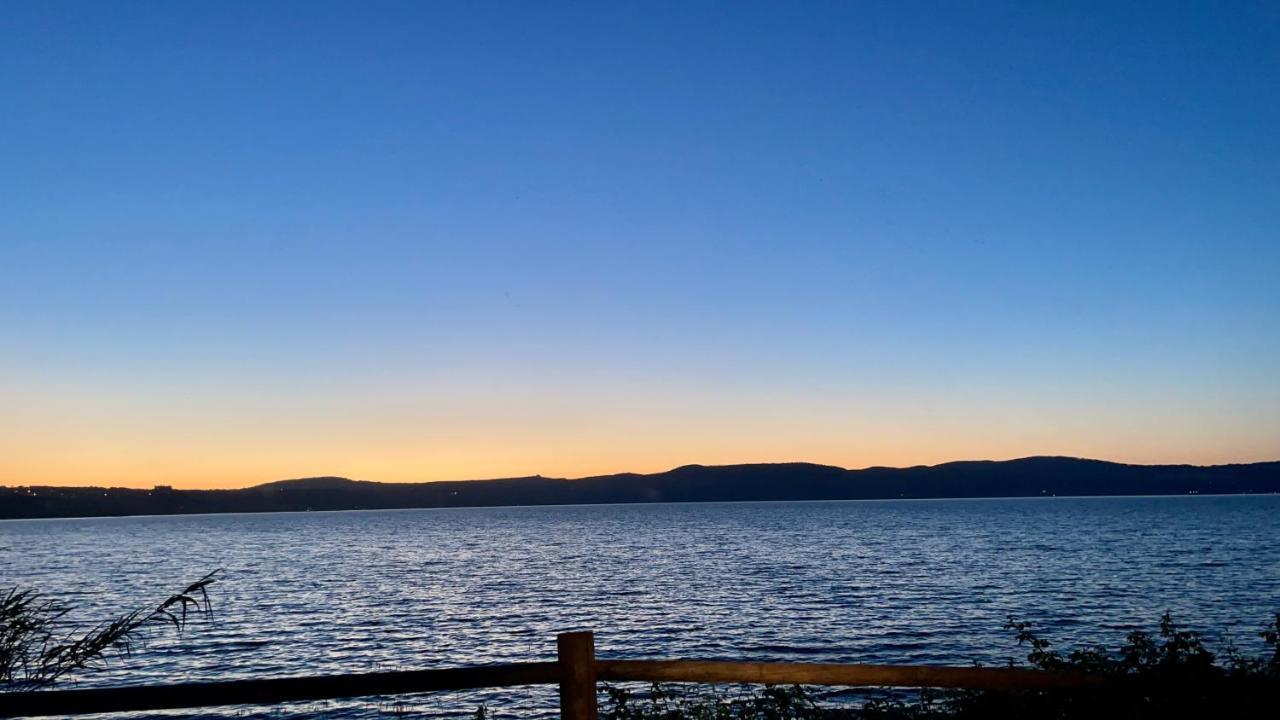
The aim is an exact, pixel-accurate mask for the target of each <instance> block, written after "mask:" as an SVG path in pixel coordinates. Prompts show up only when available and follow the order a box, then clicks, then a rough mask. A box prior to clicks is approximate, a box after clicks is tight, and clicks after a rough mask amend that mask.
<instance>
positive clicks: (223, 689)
mask: <svg viewBox="0 0 1280 720" xmlns="http://www.w3.org/2000/svg"><path fill="white" fill-rule="evenodd" d="M559 679H560V664H559V663H557V662H538V663H518V664H513V665H492V666H479V667H459V668H443V669H439V670H403V671H396V672H373V673H358V674H352V675H318V676H313V677H289V678H265V679H261V680H227V681H222V682H201V683H177V684H171V685H143V686H138V687H118V688H93V689H88V690H36V691H33V692H19V693H0V718H13V717H29V716H39V715H87V714H90V713H107V712H132V711H136V710H175V709H182V708H195V707H213V706H215V705H277V704H280V703H287V702H306V701H312V700H336V699H340V698H354V697H367V696H370V695H407V694H411V693H422V692H435V691H440V690H476V689H479V688H498V687H512V686H516V685H538V684H546V683H555V682H558V681H559Z"/></svg>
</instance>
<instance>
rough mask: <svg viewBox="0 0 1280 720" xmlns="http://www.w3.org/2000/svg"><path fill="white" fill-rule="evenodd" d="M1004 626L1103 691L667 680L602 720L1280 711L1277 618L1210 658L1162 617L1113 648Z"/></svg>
mask: <svg viewBox="0 0 1280 720" xmlns="http://www.w3.org/2000/svg"><path fill="white" fill-rule="evenodd" d="M1007 629H1009V630H1011V631H1013V632H1014V633H1015V635H1016V638H1017V641H1018V643H1019V645H1021V646H1024V647H1026V648H1027V649H1028V651H1029V652H1028V654H1027V663H1028V664H1029V665H1030V666H1031V667H1034V668H1039V669H1043V670H1060V671H1075V672H1088V673H1096V674H1100V675H1103V676H1105V677H1107V678H1108V679H1109V680H1110V681H1111V682H1110V683H1108V686H1107V687H1106V688H1105V689H1100V690H1043V691H1039V690H1038V691H1016V692H1010V691H989V690H964V691H945V692H944V691H936V690H923V691H919V692H911V693H907V692H891V691H874V690H871V691H867V692H865V693H864V694H862V695H861V698H860V699H861V702H854V703H846V702H840V703H828V702H824V701H821V700H820V699H819V696H818V695H817V694H816V692H815V691H814V690H811V689H807V688H803V687H765V688H763V689H758V690H741V689H736V690H735V689H730V690H723V689H716V688H710V689H708V688H706V687H705V686H687V685H675V684H664V685H655V686H653V687H652V688H651V689H650V690H648V691H647V692H636V691H632V690H629V689H626V688H620V687H613V686H607V687H606V688H605V696H606V697H605V702H604V703H603V705H602V708H601V717H602V718H604V720H745V719H746V718H759V719H762V720H969V719H973V720H977V719H979V718H982V719H991V718H996V719H999V718H1010V719H1012V718H1036V719H1058V720H1076V719H1079V720H1100V719H1102V718H1133V719H1146V718H1181V717H1203V718H1273V717H1276V716H1277V713H1280V615H1277V616H1276V618H1275V619H1273V620H1272V622H1271V623H1270V624H1269V625H1268V626H1267V627H1266V628H1265V629H1264V630H1263V631H1262V633H1261V636H1262V640H1263V641H1264V642H1265V643H1266V646H1267V647H1268V652H1267V653H1266V654H1264V655H1262V656H1260V657H1248V656H1246V655H1244V654H1242V653H1241V652H1240V651H1239V650H1237V649H1236V648H1235V647H1234V646H1233V645H1231V644H1230V643H1228V644H1227V645H1226V646H1225V647H1223V648H1222V650H1221V651H1220V652H1218V653H1213V652H1211V651H1210V650H1209V649H1208V648H1207V647H1206V646H1205V644H1204V642H1203V640H1202V639H1201V637H1200V636H1199V635H1198V634H1197V633H1195V632H1192V631H1187V630H1182V629H1180V628H1179V627H1178V626H1177V625H1176V624H1175V623H1174V621H1173V619H1172V618H1171V617H1170V616H1169V614H1167V613H1166V614H1165V615H1164V617H1162V618H1161V620H1160V627H1159V630H1158V631H1157V632H1156V633H1154V634H1152V633H1148V632H1141V631H1137V632H1132V633H1130V634H1129V635H1128V637H1127V638H1126V641H1125V642H1124V643H1123V644H1122V645H1121V646H1120V647H1119V648H1117V649H1115V650H1108V649H1107V648H1104V647H1101V646H1092V647H1085V648H1079V649H1075V650H1072V651H1070V652H1068V653H1066V654H1062V653H1059V652H1058V651H1056V650H1054V649H1053V646H1052V644H1051V643H1050V641H1048V640H1046V639H1045V638H1043V637H1041V636H1039V635H1037V634H1036V633H1035V632H1034V631H1033V630H1032V628H1031V626H1030V624H1028V623H1024V622H1014V621H1012V620H1011V621H1010V622H1009V624H1008V625H1007Z"/></svg>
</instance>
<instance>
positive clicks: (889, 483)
mask: <svg viewBox="0 0 1280 720" xmlns="http://www.w3.org/2000/svg"><path fill="white" fill-rule="evenodd" d="M1276 492H1280V462H1262V463H1252V464H1236V465H1210V466H1199V465H1126V464H1122V463H1113V462H1106V461H1102V460H1085V459H1080V458H1068V457H1030V458H1022V459H1020V460H1005V461H964V462H951V463H945V464H942V465H933V466H923V465H921V466H916V467H908V468H887V467H872V468H865V469H862V470H846V469H844V468H838V467H832V466H830V465H814V464H811V463H776V464H751V465H719V466H707V465H685V466H683V467H678V468H675V469H673V470H668V471H666V472H660V473H654V474H650V475H641V474H636V473H622V474H617V475H599V476H595V477H586V478H579V479H576V480H570V479H564V478H546V477H542V476H533V477H523V478H504V479H497V480H468V481H460V482H428V483H378V482H369V481H360V480H350V479H348V478H341V477H315V478H297V479H293V480H280V481H277V482H270V483H266V484H263V485H256V486H254V487H250V488H244V489H240V490H172V489H168V488H156V489H154V490H133V489H125V488H100V487H92V488H65V487H29V488H28V487H19V488H0V518H35V517H80V516H95V515H155V514H176V513H220V512H270V511H303V510H353V509H391V508H423V507H463V506H494V505H552V504H556V505H559V504H566V505H567V504H584V503H644V502H704V501H760V500H865V499H891V498H974V497H1042V496H1052V495H1185V494H1190V493H1198V494H1217V493H1221V494H1235V493H1276Z"/></svg>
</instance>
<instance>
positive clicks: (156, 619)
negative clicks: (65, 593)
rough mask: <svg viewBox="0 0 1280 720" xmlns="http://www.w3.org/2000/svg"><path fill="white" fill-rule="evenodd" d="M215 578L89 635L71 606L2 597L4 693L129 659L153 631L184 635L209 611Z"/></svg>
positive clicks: (27, 594)
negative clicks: (192, 618)
mask: <svg viewBox="0 0 1280 720" xmlns="http://www.w3.org/2000/svg"><path fill="white" fill-rule="evenodd" d="M217 574H218V571H217V570H214V571H213V572H211V573H209V574H208V575H205V576H204V577H202V578H200V579H199V580H197V581H195V582H194V583H191V584H190V585H188V586H187V587H186V588H184V589H183V590H182V591H181V592H177V593H174V594H173V595H170V596H169V597H168V598H166V599H165V600H164V601H163V602H161V603H160V604H159V605H156V606H155V607H153V608H150V609H143V610H134V611H132V612H128V613H125V614H124V615H121V616H119V617H116V618H114V619H112V620H108V621H105V622H101V623H98V624H96V625H93V626H91V627H90V628H89V629H87V630H83V629H81V630H77V629H76V627H75V625H74V624H72V623H70V622H69V618H68V615H69V614H70V613H71V612H72V610H73V609H74V608H72V607H71V606H69V605H66V604H64V603H61V602H58V601H56V600H50V599H47V598H45V597H44V596H43V595H41V594H40V593H39V592H37V591H35V590H21V589H18V588H13V589H10V590H9V591H8V592H7V593H5V594H4V595H3V597H0V693H3V692H16V691H19V690H34V689H39V688H42V687H46V686H48V685H51V684H53V683H55V682H57V681H58V680H61V679H62V678H64V677H65V676H67V675H68V674H70V673H73V672H75V671H78V670H83V669H86V668H91V667H95V666H98V665H101V664H103V663H105V662H106V661H107V658H108V657H110V656H117V657H119V656H127V655H129V654H130V653H131V652H132V651H133V648H134V647H135V646H136V645H137V644H138V643H139V642H142V641H144V640H145V639H146V636H147V633H148V631H149V630H150V629H152V628H154V627H158V626H168V627H172V628H174V629H175V630H177V631H178V632H181V631H182V629H183V628H184V627H185V626H186V624H187V620H188V618H189V616H191V615H193V614H195V615H201V614H207V613H209V612H211V609H212V606H211V605H210V603H209V593H208V588H209V586H210V585H212V584H213V583H214V582H215V580H216V578H215V576H216V575H217Z"/></svg>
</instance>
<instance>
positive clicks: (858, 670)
mask: <svg viewBox="0 0 1280 720" xmlns="http://www.w3.org/2000/svg"><path fill="white" fill-rule="evenodd" d="M596 676H597V677H598V678H599V679H601V680H613V681H616V682H623V681H631V680H635V681H644V682H695V683H755V684H761V685H838V686H842V687H911V688H916V687H930V688H955V689H959V688H965V689H970V690H1053V689H1064V688H1088V687H1102V686H1103V685H1105V684H1106V679H1105V678H1103V677H1101V676H1098V675H1088V674H1085V673H1066V672H1050V671H1046V670H1028V669H1023V668H984V667H942V666H927V665H829V664H819V663H751V662H716V661H707V660H601V661H599V662H597V663H596Z"/></svg>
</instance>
